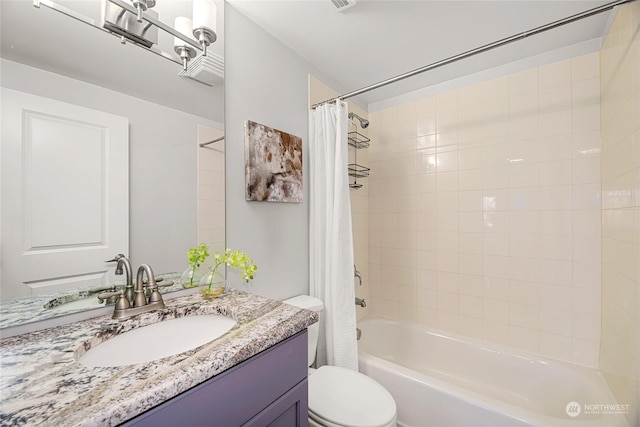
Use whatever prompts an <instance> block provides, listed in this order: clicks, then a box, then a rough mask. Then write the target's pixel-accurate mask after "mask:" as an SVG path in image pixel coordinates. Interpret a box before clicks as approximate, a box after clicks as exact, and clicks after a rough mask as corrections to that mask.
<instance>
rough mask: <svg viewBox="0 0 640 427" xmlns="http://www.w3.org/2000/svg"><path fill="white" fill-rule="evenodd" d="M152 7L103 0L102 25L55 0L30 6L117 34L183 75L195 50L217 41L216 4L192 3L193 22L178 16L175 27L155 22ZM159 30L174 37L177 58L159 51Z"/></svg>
mask: <svg viewBox="0 0 640 427" xmlns="http://www.w3.org/2000/svg"><path fill="white" fill-rule="evenodd" d="M160 1H162V0H160ZM165 1H166V0H165ZM155 5H156V0H102V1H101V19H100V21H101V22H100V24H96V22H95V21H94V20H93V19H91V18H89V17H86V16H84V15H81V14H79V13H77V12H76V11H74V10H71V9H69V8H67V7H65V6H62V5H60V4H58V3H56V2H55V1H54V0H33V6H35V7H36V8H40V6H46V7H48V8H50V9H53V10H55V11H57V12H61V13H63V14H65V15H67V16H69V17H71V18H74V19H77V20H78V21H81V22H84V23H85V24H89V25H91V26H93V27H95V28H98V29H100V30H103V31H106V32H109V33H111V34H113V35H116V36H118V37H120V40H121V42H122V43H123V44H124V43H126V42H127V41H128V42H130V43H133V44H135V45H137V46H140V47H143V48H145V49H147V50H149V51H151V52H153V53H155V54H157V55H160V56H162V57H163V58H165V59H168V60H170V61H173V62H175V63H177V64H180V65H182V68H183V70H182V71H183V72H185V71H187V65H188V63H189V61H190V60H192V59H193V58H195V57H196V56H197V54H198V51H201V52H202V54H201V56H203V57H205V56H207V47H208V46H209V45H211V44H212V43H214V42H215V41H216V39H217V35H216V19H217V12H216V5H215V3H214V2H213V0H193V21H192V20H191V19H189V18H185V17H178V18H176V20H175V27H171V26H169V25H167V24H165V23H164V22H162V21H161V20H159V19H158V14H157V13H156V12H155V11H153V10H152V9H153V7H154V6H155ZM158 29H161V30H163V31H165V32H167V33H169V34H170V35H172V36H173V37H174V52H175V53H177V54H178V56H179V57H180V58H179V59H178V58H176V57H175V55H173V54H170V53H167V52H164V51H162V50H161V49H160V48H158V46H157V43H158ZM194 37H195V40H194V39H193V38H194ZM215 56H216V57H218V56H217V55H215ZM218 58H219V57H218ZM220 63H221V62H220ZM187 77H188V76H187ZM205 84H208V83H205Z"/></svg>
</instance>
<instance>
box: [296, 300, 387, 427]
mask: <svg viewBox="0 0 640 427" xmlns="http://www.w3.org/2000/svg"><path fill="white" fill-rule="evenodd" d="M283 302H285V303H287V304H291V305H295V306H297V307H302V308H305V309H307V310H312V311H315V312H317V313H320V312H321V311H322V310H323V308H324V306H323V304H322V301H320V300H319V299H317V298H313V297H310V296H307V295H300V296H297V297H294V298H290V299H287V300H284V301H283ZM319 330H320V325H319V323H314V324H313V325H311V326H309V328H308V334H309V356H308V358H309V359H308V361H309V366H311V365H312V364H313V362H314V360H315V357H316V348H317V345H318V332H319ZM354 334H355V331H354ZM396 417H397V411H396V402H395V401H394V400H393V397H392V396H391V394H390V393H389V392H388V391H387V390H386V389H385V388H384V387H382V386H381V385H380V384H378V383H377V382H376V381H374V380H373V379H372V378H369V377H367V376H366V375H364V374H360V373H358V372H355V371H352V370H351V369H346V368H340V367H337V366H321V367H320V368H318V369H313V368H311V367H310V368H309V425H310V426H312V427H392V426H395V425H396Z"/></svg>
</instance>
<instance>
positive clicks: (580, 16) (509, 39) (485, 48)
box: [311, 0, 635, 108]
mask: <svg viewBox="0 0 640 427" xmlns="http://www.w3.org/2000/svg"><path fill="white" fill-rule="evenodd" d="M633 1H635V0H616V1H612V2H610V3H607V4H603V5H602V6H598V7H594V8H592V9H588V10H585V11H583V12H580V13H576V14H575V15H571V16H568V17H566V18H563V19H559V20H557V21H554V22H551V23H549V24H545V25H542V26H540V27H536V28H533V29H531V30H529V31H524V32H522V33H518V34H515V35H513V36H510V37H506V38H503V39H500V40H497V41H495V42H492V43H489V44H485V45H483V46H480V47H477V48H475V49H471V50H468V51H466V52H463V53H460V54H458V55H454V56H450V57H449V58H446V59H442V60H440V61H437V62H433V63H431V64H429V65H425V66H423V67H420V68H416V69H415V70H412V71H409V72H407V73H404V74H400V75H398V76H395V77H391V78H389V79H387V80H383V81H381V82H378V83H375V84H372V85H369V86H367V87H364V88H362V89H358V90H355V91H353V92H349V93H346V94H344V95H340V96H337V97H335V98H331V99H327V100H326V101H322V102H319V103H317V104H313V105H312V106H311V108H316V107H318V106H320V105H322V104H326V103H328V102H333V101H336V100H345V99H348V98H353V97H354V96H358V95H362V94H363V93H366V92H370V91H372V90H375V89H378V88H381V87H383V86H387V85H390V84H392V83H395V82H398V81H400V80H404V79H406V78H409V77H413V76H415V75H417V74H421V73H424V72H426V71H430V70H433V69H434V68H438V67H442V66H444V65H447V64H451V63H453V62H456V61H460V60H461V59H465V58H468V57H470V56H474V55H478V54H480V53H483V52H487V51H489V50H492V49H495V48H498V47H501V46H504V45H507V44H509V43H513V42H515V41H519V40H522V39H525V38H527V37H530V36H534V35H536V34H540V33H542V32H545V31H549V30H553V29H554V28H558V27H561V26H563V25H566V24H571V23H572V22H575V21H579V20H581V19H584V18H588V17H590V16H593V15H597V14H599V13H602V12H606V11H608V10H611V9H613V8H614V7H616V6H620V5H622V4H625V3H631V2H633Z"/></svg>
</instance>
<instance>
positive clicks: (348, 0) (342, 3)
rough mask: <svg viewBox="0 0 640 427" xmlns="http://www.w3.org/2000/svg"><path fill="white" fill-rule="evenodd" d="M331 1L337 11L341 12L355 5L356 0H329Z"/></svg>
mask: <svg viewBox="0 0 640 427" xmlns="http://www.w3.org/2000/svg"><path fill="white" fill-rule="evenodd" d="M331 3H333V5H334V6H335V7H336V9H337V10H338V12H342V11H343V10H347V9H349V8H350V7H353V6H355V5H356V0H331Z"/></svg>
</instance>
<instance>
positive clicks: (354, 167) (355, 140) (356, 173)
mask: <svg viewBox="0 0 640 427" xmlns="http://www.w3.org/2000/svg"><path fill="white" fill-rule="evenodd" d="M348 141H349V145H350V146H352V147H353V148H355V153H354V157H353V161H354V163H349V165H348V170H349V176H350V177H353V178H354V180H353V182H351V183H349V187H350V188H354V189H356V190H357V189H358V188H362V184H359V183H358V178H367V177H368V176H369V171H370V169H369V168H368V167H365V166H362V165H359V164H358V150H360V149H363V148H369V142H371V140H370V139H369V138H367V137H366V136H364V135H362V134H361V133H359V132H358V131H357V130H354V131H353V132H349V134H348Z"/></svg>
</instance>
